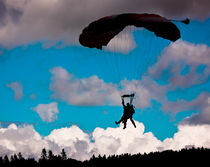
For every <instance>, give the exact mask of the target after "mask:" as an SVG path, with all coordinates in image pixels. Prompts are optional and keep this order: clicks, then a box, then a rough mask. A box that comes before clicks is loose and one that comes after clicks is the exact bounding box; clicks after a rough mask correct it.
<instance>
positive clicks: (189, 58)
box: [149, 40, 210, 89]
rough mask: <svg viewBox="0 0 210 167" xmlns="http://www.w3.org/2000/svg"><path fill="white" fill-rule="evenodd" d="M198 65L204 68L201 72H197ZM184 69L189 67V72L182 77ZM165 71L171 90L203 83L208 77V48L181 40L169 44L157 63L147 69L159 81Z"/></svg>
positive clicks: (209, 60)
mask: <svg viewBox="0 0 210 167" xmlns="http://www.w3.org/2000/svg"><path fill="white" fill-rule="evenodd" d="M200 65H203V66H205V69H204V70H203V71H202V72H199V71H198V68H199V66H200ZM186 67H189V71H188V72H187V73H186V74H184V75H183V74H182V71H183V70H184V69H185V68H186ZM165 70H167V71H168V72H167V75H168V76H169V78H168V81H169V84H170V86H171V88H177V87H181V88H182V89H184V88H188V87H190V86H192V85H199V84H202V83H204V82H205V81H206V80H207V79H208V78H209V75H210V47H208V46H207V45H205V44H198V45H195V44H192V43H188V42H186V41H182V40H179V41H177V42H175V43H172V44H170V45H169V46H168V47H167V48H166V49H165V50H164V51H163V54H162V55H161V56H160V57H159V58H158V61H157V63H155V64H154V65H153V66H152V67H150V68H149V74H150V75H151V76H152V77H153V78H155V79H161V78H162V77H163V72H165ZM164 77H165V76H164Z"/></svg>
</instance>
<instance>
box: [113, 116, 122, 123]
mask: <svg viewBox="0 0 210 167" xmlns="http://www.w3.org/2000/svg"><path fill="white" fill-rule="evenodd" d="M122 121H123V117H121V119H120V120H119V121H118V122H117V121H115V123H116V124H120V123H121V122H122Z"/></svg>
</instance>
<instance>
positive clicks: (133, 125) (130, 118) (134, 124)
mask: <svg viewBox="0 0 210 167" xmlns="http://www.w3.org/2000/svg"><path fill="white" fill-rule="evenodd" d="M130 120H131V122H132V124H133V126H134V127H135V128H136V124H135V122H134V120H133V118H132V117H130Z"/></svg>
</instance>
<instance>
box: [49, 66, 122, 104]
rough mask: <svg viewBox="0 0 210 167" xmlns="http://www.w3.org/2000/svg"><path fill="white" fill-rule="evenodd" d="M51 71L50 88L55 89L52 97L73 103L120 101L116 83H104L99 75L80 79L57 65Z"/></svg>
mask: <svg viewBox="0 0 210 167" xmlns="http://www.w3.org/2000/svg"><path fill="white" fill-rule="evenodd" d="M50 72H51V73H52V79H51V80H52V82H51V83H50V89H51V90H52V91H54V93H53V95H52V97H54V98H55V99H61V100H63V101H66V102H68V103H69V104H73V105H104V104H105V103H107V104H116V103H117V102H118V103H119V100H117V99H118V97H119V92H118V91H117V89H116V85H114V84H111V83H104V81H103V80H102V79H99V78H98V77H97V76H91V77H89V78H84V79H78V78H75V77H74V76H73V75H71V74H69V73H68V72H67V71H66V70H65V69H63V68H62V67H55V68H53V69H51V70H50Z"/></svg>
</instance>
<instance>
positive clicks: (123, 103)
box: [121, 97, 125, 107]
mask: <svg viewBox="0 0 210 167" xmlns="http://www.w3.org/2000/svg"><path fill="white" fill-rule="evenodd" d="M121 99H122V105H123V107H125V102H124V98H123V97H121Z"/></svg>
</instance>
